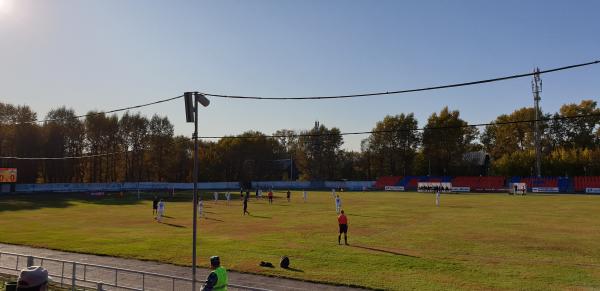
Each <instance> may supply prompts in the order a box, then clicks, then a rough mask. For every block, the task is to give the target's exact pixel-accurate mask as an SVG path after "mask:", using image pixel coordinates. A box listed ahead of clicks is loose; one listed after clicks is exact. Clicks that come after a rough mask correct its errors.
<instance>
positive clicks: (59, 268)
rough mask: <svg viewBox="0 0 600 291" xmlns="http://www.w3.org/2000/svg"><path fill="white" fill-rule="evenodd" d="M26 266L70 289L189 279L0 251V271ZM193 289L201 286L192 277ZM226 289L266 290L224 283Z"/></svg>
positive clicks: (188, 284)
mask: <svg viewBox="0 0 600 291" xmlns="http://www.w3.org/2000/svg"><path fill="white" fill-rule="evenodd" d="M27 266H43V267H44V268H45V269H47V270H48V273H49V275H50V277H52V281H53V282H54V284H58V285H60V286H61V287H64V288H70V289H71V290H81V289H87V290H90V289H91V290H134V291H138V290H160V291H168V290H172V291H176V290H191V289H192V279H189V278H184V277H177V276H171V275H164V274H158V273H152V272H144V271H137V270H131V269H123V268H115V267H109V266H102V265H96V264H88V263H82V262H74V261H65V260H59V259H52V258H45V257H37V256H29V255H23V254H16V253H8V252H0V273H5V274H8V275H18V273H19V271H20V270H21V269H24V268H26V267H27ZM196 282H197V284H196V286H197V289H198V290H199V289H201V288H202V284H201V282H198V281H196ZM228 288H229V289H230V290H253V291H269V290H268V289H262V288H254V287H249V286H243V285H237V284H228Z"/></svg>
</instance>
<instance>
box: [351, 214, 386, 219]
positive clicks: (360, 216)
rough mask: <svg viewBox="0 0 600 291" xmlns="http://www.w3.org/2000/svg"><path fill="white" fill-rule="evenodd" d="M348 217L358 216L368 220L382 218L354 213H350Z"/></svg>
mask: <svg viewBox="0 0 600 291" xmlns="http://www.w3.org/2000/svg"><path fill="white" fill-rule="evenodd" d="M348 216H358V217H368V218H380V216H369V215H360V214H352V213H348Z"/></svg>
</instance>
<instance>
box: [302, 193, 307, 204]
mask: <svg viewBox="0 0 600 291" xmlns="http://www.w3.org/2000/svg"><path fill="white" fill-rule="evenodd" d="M302 197H303V198H304V202H306V199H307V198H308V193H306V190H303V192H302Z"/></svg>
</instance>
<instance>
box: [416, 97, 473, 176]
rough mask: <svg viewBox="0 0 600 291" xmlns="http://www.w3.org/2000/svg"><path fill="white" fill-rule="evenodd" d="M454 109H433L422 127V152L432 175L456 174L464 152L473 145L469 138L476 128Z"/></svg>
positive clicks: (471, 138) (471, 148) (469, 149)
mask: <svg viewBox="0 0 600 291" xmlns="http://www.w3.org/2000/svg"><path fill="white" fill-rule="evenodd" d="M467 125H468V123H467V122H466V121H464V120H462V119H461V118H460V113H459V111H458V110H454V111H450V110H448V107H444V108H443V109H442V110H441V111H440V113H439V114H437V113H433V114H432V115H431V116H430V117H429V119H428V120H427V126H426V127H425V130H424V131H423V153H424V154H425V158H426V159H427V160H428V161H430V163H431V174H432V175H453V174H458V172H457V170H458V169H459V168H460V167H461V166H462V164H463V156H464V154H465V153H466V152H468V151H471V150H473V149H474V148H475V146H474V144H473V141H474V140H475V138H476V137H477V134H478V131H477V129H475V128H473V127H468V126H467Z"/></svg>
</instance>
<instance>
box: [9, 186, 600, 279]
mask: <svg viewBox="0 0 600 291" xmlns="http://www.w3.org/2000/svg"><path fill="white" fill-rule="evenodd" d="M339 194H340V196H341V198H342V203H343V209H345V211H346V213H347V215H348V220H349V243H350V246H343V245H342V246H340V245H338V244H337V228H338V226H337V220H336V213H335V206H334V200H333V198H332V196H331V193H329V192H309V195H308V202H306V203H304V202H303V201H302V197H301V193H300V192H293V193H292V202H291V203H288V202H287V200H286V199H285V197H284V196H285V194H284V193H276V199H275V203H274V204H273V205H269V204H268V202H267V201H266V200H259V201H257V200H256V199H255V198H254V197H252V199H250V202H249V211H250V213H251V215H249V216H248V215H246V216H243V215H242V203H241V201H240V200H239V196H234V198H235V199H232V202H231V204H230V205H226V204H225V201H223V200H221V201H219V202H218V203H215V202H213V201H212V192H211V193H210V194H209V193H205V194H204V199H205V203H204V215H205V217H203V218H201V219H200V222H199V228H198V251H199V256H198V258H199V262H200V265H202V266H204V267H207V266H208V257H209V256H211V255H219V256H221V261H222V262H223V264H224V266H225V267H227V268H229V269H233V270H238V271H244V272H252V273H258V274H268V275H275V276H283V277H290V278H298V279H305V280H311V281H319V282H328V283H334V284H343V285H355V286H363V287H369V288H376V289H392V290H403V289H419V290H424V289H438V290H440V289H443V290H451V289H537V290H547V289H595V288H600V215H598V213H600V196H585V195H529V196H525V197H520V196H516V197H515V196H508V195H506V194H460V195H459V194H442V199H441V206H440V207H436V206H435V198H434V195H433V194H420V193H398V192H342V193H339ZM165 196H166V194H165ZM223 197H224V196H223V195H221V199H223ZM145 198H147V199H149V198H151V197H150V196H146V197H145ZM191 204H192V203H191V201H190V194H189V193H185V194H181V193H178V194H176V196H175V198H167V202H166V215H167V217H166V218H165V219H164V220H163V223H157V222H156V221H155V220H154V219H153V216H152V201H150V200H137V197H136V195H135V194H126V195H125V196H120V195H111V196H109V197H88V196H83V195H75V196H74V195H69V196H66V195H61V194H46V195H33V196H27V195H21V196H0V242H4V243H12V244H23V245H30V246H36V247H45V248H52V249H59V250H65V251H75V252H85V253H93V254H102V255H111V256H119V257H127V258H137V259H146V260H156V261H161V262H167V263H174V264H181V265H190V264H191V233H192V205H191ZM282 255H287V256H289V257H290V259H291V267H292V268H291V269H288V270H285V269H281V268H279V267H276V268H262V267H259V265H258V263H259V262H260V261H269V262H272V263H273V264H274V265H276V266H277V265H278V262H279V258H280V256H282Z"/></svg>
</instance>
